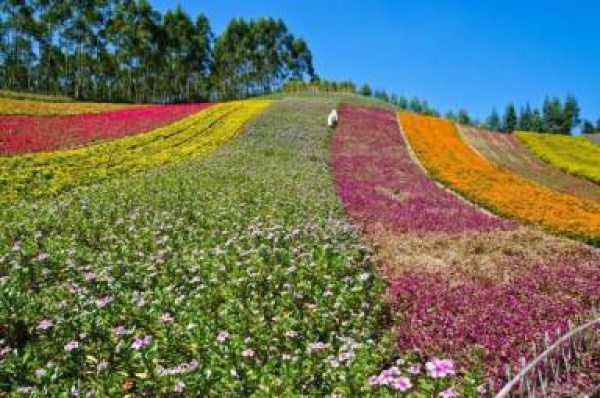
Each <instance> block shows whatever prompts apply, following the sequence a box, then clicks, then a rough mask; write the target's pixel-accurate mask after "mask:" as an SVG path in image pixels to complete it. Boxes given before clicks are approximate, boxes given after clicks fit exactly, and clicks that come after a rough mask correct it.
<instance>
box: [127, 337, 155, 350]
mask: <svg viewBox="0 0 600 398" xmlns="http://www.w3.org/2000/svg"><path fill="white" fill-rule="evenodd" d="M151 342H152V336H150V335H146V336H144V337H137V338H135V339H134V340H133V343H132V344H131V348H133V349H134V350H139V349H141V348H144V347H146V346H147V345H149V344H150V343H151Z"/></svg>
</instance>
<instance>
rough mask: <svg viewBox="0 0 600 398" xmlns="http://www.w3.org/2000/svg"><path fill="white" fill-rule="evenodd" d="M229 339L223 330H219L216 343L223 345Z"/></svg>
mask: <svg viewBox="0 0 600 398" xmlns="http://www.w3.org/2000/svg"><path fill="white" fill-rule="evenodd" d="M228 338H229V333H228V332H227V331H225V330H221V331H220V332H219V335H218V336H217V341H218V342H219V343H224V342H225V341H227V339H228Z"/></svg>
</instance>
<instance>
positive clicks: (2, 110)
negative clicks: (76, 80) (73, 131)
mask: <svg viewBox="0 0 600 398" xmlns="http://www.w3.org/2000/svg"><path fill="white" fill-rule="evenodd" d="M144 106H145V105H132V104H109V103H98V102H43V101H33V100H25V99H23V100H20V99H10V98H0V115H38V116H42V115H46V116H49V115H78V114H82V113H99V112H108V111H115V110H118V109H129V108H138V107H144Z"/></svg>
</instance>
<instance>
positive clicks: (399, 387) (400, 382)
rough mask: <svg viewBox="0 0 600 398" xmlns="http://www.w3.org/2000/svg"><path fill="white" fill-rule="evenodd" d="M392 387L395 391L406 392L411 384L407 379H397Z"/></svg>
mask: <svg viewBox="0 0 600 398" xmlns="http://www.w3.org/2000/svg"><path fill="white" fill-rule="evenodd" d="M392 387H393V388H394V390H396V391H401V392H402V391H406V390H409V389H410V388H411V387H412V383H411V382H410V379H409V378H408V377H399V378H397V379H396V380H394V382H393V383H392Z"/></svg>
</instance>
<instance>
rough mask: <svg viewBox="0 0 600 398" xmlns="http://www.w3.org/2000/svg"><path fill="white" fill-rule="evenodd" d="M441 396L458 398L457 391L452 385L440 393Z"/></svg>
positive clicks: (443, 397)
mask: <svg viewBox="0 0 600 398" xmlns="http://www.w3.org/2000/svg"><path fill="white" fill-rule="evenodd" d="M440 397H442V398H456V392H454V388H452V387H450V388H447V389H445V390H444V391H442V392H441V393H440Z"/></svg>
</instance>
